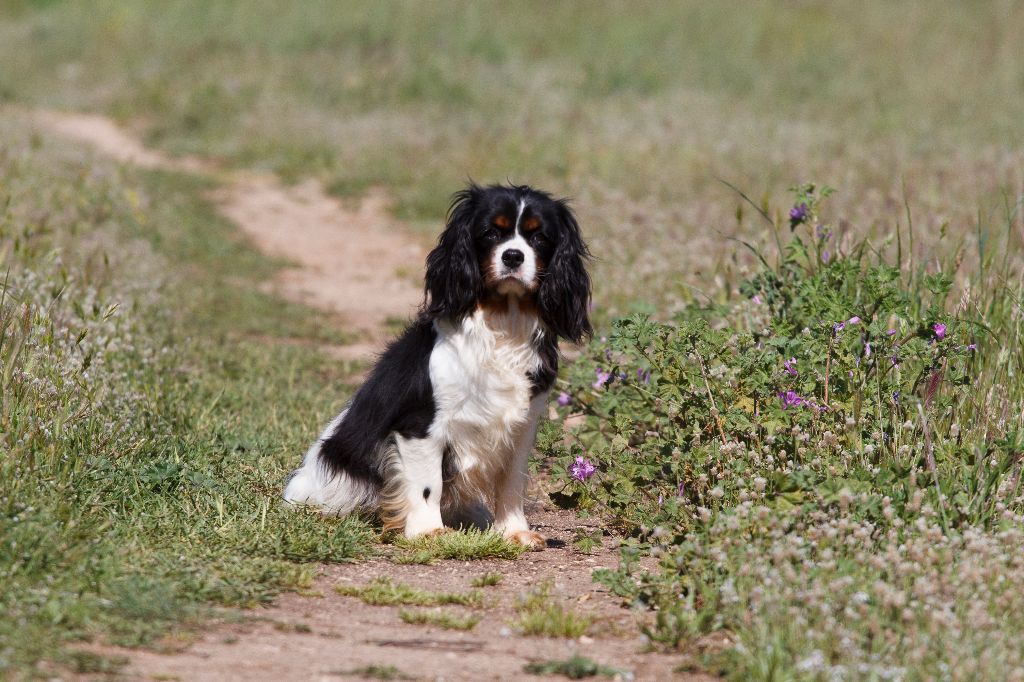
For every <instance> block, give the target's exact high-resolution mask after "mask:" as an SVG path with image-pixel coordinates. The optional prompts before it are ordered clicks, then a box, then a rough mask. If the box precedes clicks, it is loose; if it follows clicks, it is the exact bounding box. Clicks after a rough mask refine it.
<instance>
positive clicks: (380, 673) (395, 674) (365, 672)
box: [328, 664, 415, 680]
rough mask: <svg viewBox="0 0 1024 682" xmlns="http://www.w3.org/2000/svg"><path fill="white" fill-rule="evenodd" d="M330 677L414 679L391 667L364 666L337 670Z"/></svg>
mask: <svg viewBox="0 0 1024 682" xmlns="http://www.w3.org/2000/svg"><path fill="white" fill-rule="evenodd" d="M328 674H332V675H348V676H352V677H363V678H368V679H371V680H412V679H415V678H414V677H411V676H409V675H406V674H405V673H403V672H402V671H401V670H399V669H398V668H396V667H395V666H393V665H377V664H374V665H366V666H363V667H362V668H353V669H352V670H338V671H334V672H332V673H328Z"/></svg>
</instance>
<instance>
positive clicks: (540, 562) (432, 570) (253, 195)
mask: <svg viewBox="0 0 1024 682" xmlns="http://www.w3.org/2000/svg"><path fill="white" fill-rule="evenodd" d="M35 120H36V121H37V123H38V124H39V126H40V128H41V129H43V130H44V131H45V132H48V133H52V134H56V135H59V136H64V137H67V138H73V139H75V140H77V141H81V142H86V143H88V144H90V145H92V146H93V147H95V148H96V149H97V150H98V151H99V152H100V153H102V154H104V155H107V156H110V157H112V158H114V159H117V160H118V161H121V162H124V163H130V164H134V165H138V166H141V167H145V168H158V169H164V170H171V171H176V172H184V173H198V174H203V175H207V176H212V177H214V178H215V179H217V180H218V183H219V188H218V189H217V190H215V191H214V192H212V194H211V199H212V200H213V202H214V204H215V205H216V206H217V208H218V210H219V211H220V212H221V213H222V214H223V215H224V216H225V217H227V218H229V219H230V220H232V221H233V222H234V223H235V224H237V225H238V226H239V228H240V229H241V230H242V231H243V232H244V233H245V234H246V235H248V236H249V238H250V239H252V240H253V242H254V243H255V244H256V245H257V246H258V247H259V248H260V249H262V250H264V251H265V252H267V253H269V254H271V255H274V256H279V257H283V258H285V259H287V260H288V261H289V262H291V263H293V264H294V266H293V267H289V268H286V269H285V270H283V271H282V273H281V274H280V276H279V278H278V279H277V280H276V281H275V282H274V283H272V286H273V287H274V288H275V289H276V290H278V291H279V292H280V293H281V294H283V295H284V296H286V297H288V298H290V299H292V300H298V301H302V302H304V303H307V304H310V305H313V306H317V307H320V308H321V309H324V310H328V311H331V312H334V313H338V314H340V315H341V316H342V317H343V320H344V322H345V323H346V324H347V325H348V328H350V329H354V330H357V331H358V332H359V333H360V341H358V342H356V343H354V344H351V345H349V346H347V347H346V348H344V349H341V350H340V351H339V352H340V354H342V355H346V356H348V357H353V358H356V357H359V358H365V359H369V356H370V355H371V354H372V352H373V350H375V349H376V348H378V347H379V346H380V344H381V343H382V341H383V339H384V334H385V332H384V328H385V326H386V323H387V322H388V320H389V319H390V318H405V317H408V316H409V315H410V314H411V313H412V311H413V310H414V309H415V307H416V305H417V304H418V302H419V300H420V288H419V283H418V281H417V279H413V275H416V276H417V278H418V276H419V273H420V272H421V269H422V263H423V256H424V252H425V249H424V245H423V244H420V243H417V242H416V241H415V240H413V239H412V238H410V237H409V235H408V234H407V233H406V232H405V231H403V230H402V229H401V226H400V225H398V224H397V223H396V222H395V221H394V220H393V219H392V218H391V217H390V216H389V214H388V211H387V208H388V203H387V197H386V195H385V194H384V193H383V192H380V191H374V192H370V193H369V194H368V195H367V196H365V197H364V198H363V199H362V201H361V202H360V203H359V205H358V206H356V207H354V208H350V207H348V206H346V205H344V204H343V203H342V202H340V201H338V200H337V199H335V198H333V197H331V196H329V195H327V194H326V193H325V192H324V190H323V188H322V187H321V186H320V185H319V183H317V182H315V181H307V182H304V183H302V184H299V185H295V186H287V185H284V184H283V183H281V182H280V181H279V180H278V179H277V178H276V177H274V176H270V175H265V174H263V175H258V174H249V173H237V172H227V171H225V170H223V169H222V168H220V167H219V166H218V164H216V163H214V162H212V161H210V160H206V159H202V158H198V157H171V156H169V155H167V154H164V153H162V152H159V151H155V150H151V149H147V148H146V147H145V146H143V145H142V144H141V142H139V141H138V140H137V139H136V138H135V137H133V136H132V135H130V134H128V133H127V132H125V131H124V130H122V129H121V128H119V127H118V126H117V125H116V124H114V123H113V122H111V121H110V120H108V119H105V118H103V117H99V116H92V115H79V114H65V113H53V112H40V113H38V114H37V115H36V118H35ZM299 454H300V452H299V451H298V450H297V451H296V457H298V456H299ZM530 494H531V500H532V501H531V502H530V504H529V505H528V507H527V514H528V517H529V518H530V520H531V522H532V523H533V524H534V525H535V527H536V528H537V530H538V531H539V532H540V533H542V534H544V535H545V536H546V537H547V538H549V543H548V547H547V549H545V550H543V551H540V552H530V553H527V554H525V555H523V557H521V558H520V559H519V560H517V561H497V560H495V561H483V562H460V561H442V562H438V563H437V564H436V565H432V566H423V565H400V564H395V563H392V562H390V561H388V560H387V559H383V558H382V559H374V560H370V561H366V562H362V563H359V564H351V565H324V566H322V567H321V571H320V574H319V576H318V578H317V580H316V583H315V585H314V587H313V589H311V590H309V591H307V592H305V593H303V594H302V595H300V594H285V595H283V596H281V597H280V598H279V599H278V600H277V602H276V603H275V605H274V606H272V607H269V608H265V609H259V610H258V611H246V612H243V614H242V617H241V618H237V617H231V618H226V619H225V620H223V621H220V622H214V623H210V624H209V625H208V626H206V627H204V628H203V629H202V630H201V631H200V632H199V633H197V634H196V635H195V639H194V640H193V641H191V642H190V643H189V644H188V645H187V646H186V647H185V648H184V649H181V650H178V651H176V652H174V653H157V652H155V651H148V650H122V649H114V648H111V647H105V646H95V647H90V648H93V649H95V650H96V651H102V652H105V653H117V654H120V655H126V656H127V657H128V658H129V659H130V663H129V664H128V666H127V668H126V669H125V671H124V672H125V674H126V675H127V676H128V677H130V678H132V679H161V680H172V679H178V680H330V679H375V678H367V677H366V676H365V675H362V674H358V673H353V671H354V670H357V669H365V668H366V666H394V667H395V668H397V669H398V671H399V672H400V674H402V675H404V676H406V677H401V678H397V679H429V680H442V679H443V680H474V681H475V680H518V679H535V678H534V676H531V675H528V674H526V673H525V672H524V670H523V668H524V666H525V665H526V664H527V663H531V662H537V661H547V660H551V659H565V658H568V657H569V656H571V655H572V654H574V653H580V654H583V655H585V656H588V657H590V658H592V659H594V660H596V661H598V662H600V663H603V664H605V665H609V666H613V667H616V668H619V669H621V670H624V671H629V674H628V675H626V676H625V677H627V678H628V677H631V676H633V677H635V679H637V680H666V679H681V678H684V677H685V678H686V679H691V680H695V679H713V678H711V677H709V676H704V675H684V674H682V673H677V672H674V669H675V668H676V667H677V666H678V665H679V664H680V663H681V662H682V661H681V658H680V656H678V655H668V654H661V653H650V652H645V649H646V645H645V643H644V642H643V641H642V639H641V638H640V636H639V635H638V630H637V627H636V621H635V618H636V617H638V616H636V615H635V614H633V613H632V612H630V611H628V610H626V609H624V608H622V607H621V605H620V603H619V600H618V599H617V598H615V597H613V596H612V595H610V594H609V593H608V592H607V590H606V589H604V588H603V587H600V586H599V585H596V584H595V583H594V582H593V581H592V579H591V571H592V570H593V569H595V568H599V567H608V568H610V567H614V566H616V564H617V552H616V551H615V549H614V547H613V544H614V541H613V540H612V539H611V538H608V537H605V538H604V540H603V543H602V546H601V547H599V548H598V549H596V550H595V551H594V552H593V553H592V554H590V555H586V554H582V553H581V552H579V551H577V550H576V549H575V548H574V546H573V539H574V537H575V531H576V530H577V529H578V528H580V526H581V522H580V521H579V520H578V519H577V518H576V516H575V514H573V513H571V512H566V511H561V510H558V509H555V508H553V507H551V506H550V504H549V503H548V502H547V496H546V495H544V494H543V493H542V492H541V491H539V490H537V489H535V488H534V489H531V493H530ZM590 525H591V527H589V528H584V530H587V531H588V532H593V531H596V530H597V527H596V524H594V523H591V524H590ZM488 571H495V572H499V573H501V574H502V575H503V576H504V578H503V580H502V582H501V583H500V584H499V585H497V586H494V587H487V588H483V589H484V590H485V593H486V597H487V598H486V603H487V606H486V608H485V609H483V610H480V611H479V613H478V615H480V616H481V617H482V620H481V622H480V623H479V624H478V625H477V626H476V627H475V628H474V629H473V630H471V631H469V632H459V631H451V630H444V629H440V628H438V627H436V626H430V625H411V624H406V623H404V622H403V621H402V620H401V619H400V618H399V615H398V612H399V611H400V610H401V609H400V608H398V607H384V606H368V605H365V604H363V603H362V602H361V601H359V600H357V599H355V598H352V597H343V596H340V595H339V594H337V592H336V591H335V590H334V587H335V586H337V585H359V584H364V583H366V582H369V581H370V580H372V579H373V578H375V577H378V576H390V577H391V578H392V579H393V580H395V581H397V582H404V583H407V584H410V585H412V586H415V587H422V588H427V589H430V590H440V591H458V592H462V591H466V590H468V589H470V583H471V581H472V579H473V578H475V577H477V576H479V575H481V574H482V573H485V572H488ZM546 581H550V583H551V584H552V591H551V594H552V597H553V598H554V599H556V600H558V601H560V602H563V603H565V604H566V605H569V606H570V607H571V608H573V609H575V610H576V611H578V612H580V613H585V614H589V615H591V616H593V617H594V618H595V625H594V626H593V628H592V629H591V631H590V634H589V636H585V637H581V638H580V639H578V640H569V639H546V638H539V637H523V636H521V635H518V634H516V632H515V631H514V629H513V627H512V624H511V623H512V621H513V620H514V618H515V612H514V606H515V604H516V601H517V599H518V598H519V596H520V595H521V594H522V593H523V592H525V591H526V590H528V589H531V588H534V587H536V586H537V585H539V584H542V583H544V582H546ZM449 610H451V609H449ZM456 610H458V609H456ZM536 679H544V678H536Z"/></svg>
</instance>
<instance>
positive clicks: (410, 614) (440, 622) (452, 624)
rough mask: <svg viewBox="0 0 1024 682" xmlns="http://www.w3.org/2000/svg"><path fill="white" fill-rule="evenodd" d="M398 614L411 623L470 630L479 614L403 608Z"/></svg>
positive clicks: (478, 620) (476, 621)
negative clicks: (407, 609) (466, 614)
mask: <svg viewBox="0 0 1024 682" xmlns="http://www.w3.org/2000/svg"><path fill="white" fill-rule="evenodd" d="M398 616H399V618H401V619H402V620H403V621H405V622H406V623H410V624H412V625H436V626H437V627H439V628H444V629H445V630H472V629H473V628H475V627H476V624H477V623H479V622H480V616H472V615H470V616H460V615H458V614H456V613H449V612H447V611H406V610H404V609H403V610H402V611H400V612H399V614H398Z"/></svg>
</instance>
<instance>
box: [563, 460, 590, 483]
mask: <svg viewBox="0 0 1024 682" xmlns="http://www.w3.org/2000/svg"><path fill="white" fill-rule="evenodd" d="M595 471H596V469H595V468H594V464H593V463H592V462H591V461H590V460H589V459H584V458H583V457H582V456H578V457H576V461H575V462H573V464H572V466H570V467H569V474H570V475H571V476H572V477H573V478H574V479H575V480H577V481H585V480H587V479H588V478H590V477H591V476H593V475H594V472H595Z"/></svg>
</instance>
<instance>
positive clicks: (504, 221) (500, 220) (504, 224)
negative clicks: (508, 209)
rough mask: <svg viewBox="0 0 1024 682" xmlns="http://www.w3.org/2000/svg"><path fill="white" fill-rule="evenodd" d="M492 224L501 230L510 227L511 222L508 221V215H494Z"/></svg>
mask: <svg viewBox="0 0 1024 682" xmlns="http://www.w3.org/2000/svg"><path fill="white" fill-rule="evenodd" d="M494 224H495V225H497V226H498V227H500V228H501V229H503V230H507V229H508V228H509V227H511V223H510V222H509V219H508V216H506V215H498V216H495V217H494Z"/></svg>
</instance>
